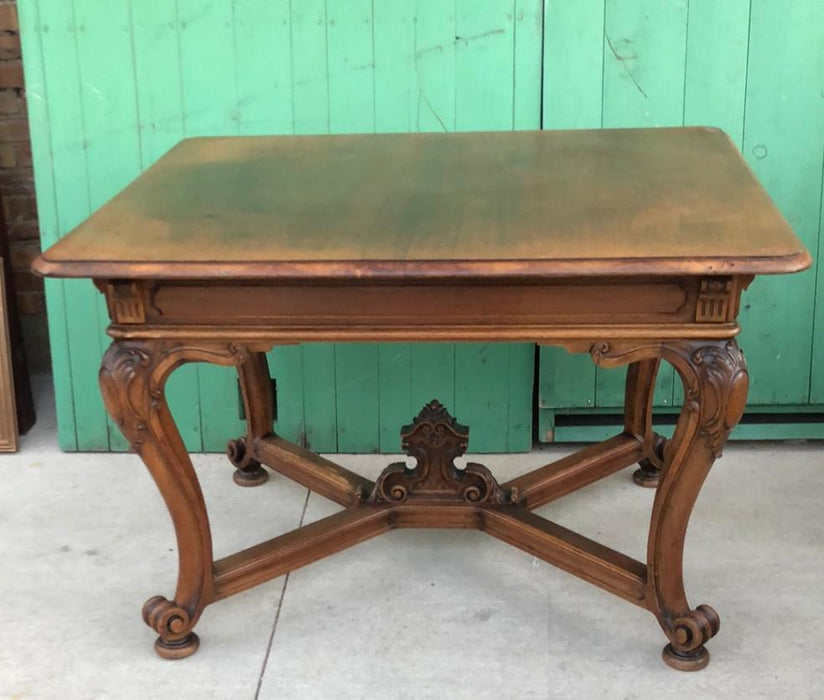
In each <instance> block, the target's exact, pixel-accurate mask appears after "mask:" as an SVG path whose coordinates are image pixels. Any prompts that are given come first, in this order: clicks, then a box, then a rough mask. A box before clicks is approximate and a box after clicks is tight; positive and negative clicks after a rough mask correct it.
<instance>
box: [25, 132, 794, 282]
mask: <svg viewBox="0 0 824 700" xmlns="http://www.w3.org/2000/svg"><path fill="white" fill-rule="evenodd" d="M809 264H810V256H809V254H808V253H807V251H806V250H805V249H804V246H803V245H802V244H801V242H800V241H799V240H798V238H797V237H796V236H795V234H794V233H793V231H792V230H791V228H790V226H789V225H788V224H787V222H786V221H785V220H784V218H783V217H782V216H781V214H780V213H779V212H778V210H777V208H776V207H775V205H774V204H773V203H772V201H771V200H770V198H769V197H768V196H767V194H766V193H765V191H764V190H763V188H762V187H761V186H760V185H759V183H758V182H757V180H756V179H755V177H754V176H753V174H752V173H751V172H750V170H749V169H748V168H747V166H746V164H745V162H744V160H743V158H742V157H741V155H740V153H739V152H738V150H737V149H736V147H735V146H734V144H733V143H732V142H731V141H730V140H729V138H728V137H727V136H726V135H725V134H724V133H723V132H721V131H718V130H716V129H708V128H697V127H696V128H671V129H633V130H593V131H543V132H540V131H536V132H495V133H453V134H386V135H350V136H298V137H295V136H267V137H219V138H196V139H187V140H185V141H183V142H181V143H180V144H178V145H177V146H176V147H175V148H173V149H172V150H171V151H170V152H169V153H168V154H166V155H165V156H164V157H162V158H161V159H160V160H159V161H158V162H157V163H156V164H155V165H154V166H153V167H151V168H149V169H148V170H147V171H146V172H145V173H144V174H143V175H141V176H140V177H139V178H138V179H137V180H136V181H135V182H134V183H132V184H131V185H129V186H128V187H127V188H126V189H125V190H123V192H121V193H120V194H119V195H117V196H116V197H115V198H114V199H112V200H111V201H110V202H109V203H107V204H106V205H105V206H103V207H102V208H101V209H100V210H98V211H97V212H96V213H95V214H93V215H92V216H91V217H90V218H89V219H88V220H86V221H85V222H84V223H82V224H81V225H80V226H78V227H77V228H76V229H75V230H74V231H73V232H71V233H70V234H68V235H67V236H66V237H64V238H63V239H62V240H60V241H59V242H58V243H57V244H56V245H54V246H53V247H51V248H50V249H49V250H47V251H46V252H45V253H44V254H43V255H42V256H41V257H40V258H39V259H38V260H37V261H36V262H35V265H34V268H35V270H36V271H37V272H39V273H40V274H44V275H51V276H58V277H98V278H125V279H129V278H166V279H185V278H198V279H225V278H227V277H237V278H260V279H268V278H288V279H294V278H315V279H333V278H344V277H350V278H363V277H367V278H372V277H375V278H397V279H409V278H415V277H443V276H446V277H452V276H467V275H469V276H492V277H509V278H517V277H562V276H595V275H616V274H617V275H627V274H649V275H659V274H661V275H671V274H708V275H713V274H758V273H780V272H793V271H797V270H800V269H803V268H805V267H807V266H808V265H809Z"/></svg>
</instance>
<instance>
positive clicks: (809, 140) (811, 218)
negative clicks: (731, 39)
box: [741, 0, 824, 404]
mask: <svg viewBox="0 0 824 700" xmlns="http://www.w3.org/2000/svg"><path fill="white" fill-rule="evenodd" d="M822 26H824V24H822V9H821V3H820V2H817V0H789V1H788V2H785V3H781V4H777V3H772V2H766V1H765V0H753V2H752V11H751V18H750V58H749V66H748V70H747V107H746V118H745V128H744V149H743V152H744V156H745V157H746V158H747V161H748V163H749V164H750V166H751V167H752V169H753V170H754V171H755V173H756V175H757V176H758V177H759V179H760V180H761V182H762V183H763V184H764V186H765V187H766V188H767V191H768V192H769V193H770V195H771V196H772V198H773V199H774V200H775V202H776V204H777V205H778V207H779V208H780V209H781V211H782V212H783V213H784V215H785V216H786V217H787V220H788V221H789V222H790V224H791V225H792V227H793V228H794V229H795V232H796V233H797V234H798V236H799V237H800V238H801V240H802V241H803V242H804V244H805V245H806V246H807V247H808V248H809V249H810V250H815V249H816V244H817V239H818V231H819V220H820V213H821V165H822V163H821V158H822V149H824V99H822V97H821V95H822V90H823V89H824V86H822V75H824V41H822ZM817 264H818V265H819V266H820V265H821V263H820V261H819V262H818V263H817ZM819 293H821V292H820V290H819ZM814 294H815V271H814V270H809V271H807V272H804V273H801V274H799V275H791V276H787V277H775V278H768V277H761V278H759V279H757V280H756V281H755V282H754V283H753V284H752V286H751V287H750V289H749V290H748V291H747V292H745V295H744V299H743V304H742V309H741V326H742V329H743V331H742V335H741V347H742V348H743V349H744V352H745V353H746V354H747V362H748V364H749V365H750V367H751V370H752V371H751V376H752V385H751V387H750V395H749V400H750V403H752V404H775V403H789V404H802V403H806V402H807V401H808V400H809V390H810V365H811V361H810V356H811V352H812V341H813V338H812V317H813V297H814Z"/></svg>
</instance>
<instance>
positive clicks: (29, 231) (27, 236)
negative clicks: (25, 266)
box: [6, 221, 40, 241]
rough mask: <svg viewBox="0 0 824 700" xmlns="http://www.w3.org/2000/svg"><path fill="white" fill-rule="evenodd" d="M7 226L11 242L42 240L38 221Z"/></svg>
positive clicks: (14, 223) (8, 224) (13, 223)
mask: <svg viewBox="0 0 824 700" xmlns="http://www.w3.org/2000/svg"><path fill="white" fill-rule="evenodd" d="M6 225H7V228H8V233H9V239H11V240H17V241H23V240H40V225H39V224H38V223H37V222H36V221H18V222H11V223H8V222H7V224H6Z"/></svg>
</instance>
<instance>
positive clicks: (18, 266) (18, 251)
mask: <svg viewBox="0 0 824 700" xmlns="http://www.w3.org/2000/svg"><path fill="white" fill-rule="evenodd" d="M38 255H40V242H39V241H12V242H11V244H10V245H9V257H10V258H11V269H12V270H14V271H15V272H20V271H26V272H29V271H31V264H32V263H33V262H34V259H35V258H36V257H37V256H38Z"/></svg>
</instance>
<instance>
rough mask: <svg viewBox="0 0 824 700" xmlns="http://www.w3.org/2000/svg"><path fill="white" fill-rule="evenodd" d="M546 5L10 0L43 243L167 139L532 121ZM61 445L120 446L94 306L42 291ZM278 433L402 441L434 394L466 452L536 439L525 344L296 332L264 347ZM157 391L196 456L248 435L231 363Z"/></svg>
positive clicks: (94, 300) (71, 293) (70, 287)
mask: <svg viewBox="0 0 824 700" xmlns="http://www.w3.org/2000/svg"><path fill="white" fill-rule="evenodd" d="M541 5H542V3H541V1H540V0H517V1H516V0H489V1H488V2H484V3H482V9H480V10H479V4H478V3H477V2H473V1H472V0H458V1H457V2H443V1H442V0H300V2H296V1H294V0H292V1H291V2H290V1H289V0H222V1H221V2H204V1H203V0H140V2H130V1H129V0H107V2H103V3H101V2H100V1H99V0H54V1H53V2H45V1H44V0H21V2H20V8H19V10H20V15H21V25H22V33H23V39H24V51H25V69H26V79H27V85H28V92H29V105H30V118H31V124H32V139H33V144H32V148H33V155H34V159H35V175H36V179H37V190H38V198H39V207H40V221H41V228H42V231H43V234H42V235H43V243H44V245H48V244H50V243H52V242H53V241H54V240H56V239H57V238H58V237H59V236H60V235H62V234H64V233H65V232H67V231H68V230H70V229H71V228H72V227H73V226H74V225H76V224H77V223H78V222H79V221H81V220H82V219H83V218H85V217H86V216H87V215H88V214H89V213H90V212H91V211H92V210H94V209H95V208H97V207H98V206H100V205H101V204H103V203H104V202H105V201H106V200H107V199H108V198H109V197H111V196H112V195H114V194H115V193H116V192H117V191H118V190H119V189H120V188H121V187H123V186H124V185H125V184H127V183H128V182H129V181H130V180H132V179H133V178H134V177H135V176H136V175H137V174H138V173H140V172H141V171H142V170H143V169H145V168H146V167H148V166H149V165H151V164H152V163H153V162H154V161H155V160H156V159H157V158H158V157H159V156H160V155H162V154H163V153H164V152H165V151H166V150H167V149H168V148H170V147H171V146H172V145H174V144H175V143H176V142H177V141H179V140H180V139H182V138H184V137H188V136H199V135H220V134H278V133H284V134H291V133H298V134H300V133H347V132H399V131H400V132H407V131H440V130H444V131H454V130H508V129H537V128H539V127H540V112H541V101H540V95H541V33H542V25H541V18H542V7H541ZM47 294H48V304H49V316H50V324H51V328H50V331H51V337H52V353H53V363H54V372H55V384H56V392H57V402H58V416H59V417H58V424H59V436H60V444H61V446H62V447H63V448H64V449H67V450H107V449H110V448H111V449H124V448H125V447H126V444H125V442H124V440H123V438H122V437H121V436H120V434H119V432H118V431H117V430H116V429H114V428H113V426H112V425H111V423H110V421H108V420H107V417H106V414H105V412H104V409H103V405H102V402H101V399H100V395H99V391H98V388H97V378H96V377H97V369H98V366H99V361H100V357H101V355H102V353H103V351H104V349H105V347H106V344H107V339H106V337H105V335H104V332H103V329H104V327H105V322H106V313H105V308H104V307H103V305H102V303H101V299H100V296H99V295H98V294H97V292H96V291H95V290H94V289H93V287H92V285H91V284H90V283H89V282H88V281H49V282H48V287H47ZM269 359H270V366H271V370H272V373H273V375H274V376H275V378H276V381H277V397H278V407H277V411H278V421H277V428H278V430H279V431H280V432H281V433H282V434H283V435H284V436H286V437H288V438H291V439H293V440H296V441H299V442H302V443H304V444H308V445H310V446H311V447H312V448H314V449H316V450H320V451H334V450H340V451H344V452H346V451H370V450H375V451H376V450H384V451H395V452H397V451H399V449H400V442H399V430H400V426H401V425H403V424H404V423H407V422H409V421H410V420H411V418H412V417H413V416H414V415H415V414H416V413H417V412H418V410H419V409H420V407H421V406H422V405H423V404H424V403H425V402H427V401H428V400H430V399H432V398H435V397H437V398H439V399H440V400H441V401H442V402H443V403H445V404H446V405H447V407H448V408H449V410H450V411H451V412H452V413H453V414H455V415H457V416H458V417H459V418H460V419H461V421H462V422H464V423H466V424H469V425H471V426H472V433H471V441H470V448H471V449H472V450H473V451H513V450H527V449H529V447H530V446H531V444H532V413H533V406H532V403H533V390H532V386H533V377H534V367H535V349H534V347H532V346H530V345H525V344H520V345H518V344H496V345H489V344H479V343H471V344H461V345H431V344H430V345H410V344H398V345H384V346H377V345H365V344H354V345H346V344H337V345H331V344H328V345H306V346H302V347H284V348H278V349H276V350H274V351H273V352H272V353H271V354H270V358H269ZM168 392H169V400H170V405H171V407H172V410H173V412H174V414H175V417H176V418H177V420H178V422H179V424H180V428H181V432H182V434H183V436H184V439H185V441H186V444H187V446H188V447H189V449H191V450H201V449H203V450H218V451H220V450H223V449H224V447H225V444H226V440H227V439H228V438H230V437H233V436H235V435H237V434H239V433H240V430H241V422H240V418H239V411H238V400H237V385H236V380H235V377H234V375H233V373H232V372H231V371H229V370H227V369H225V368H220V367H213V366H206V365H201V366H188V367H184V368H182V369H181V370H179V371H178V372H177V373H176V374H175V375H173V377H172V379H171V380H170V383H169V387H168Z"/></svg>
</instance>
